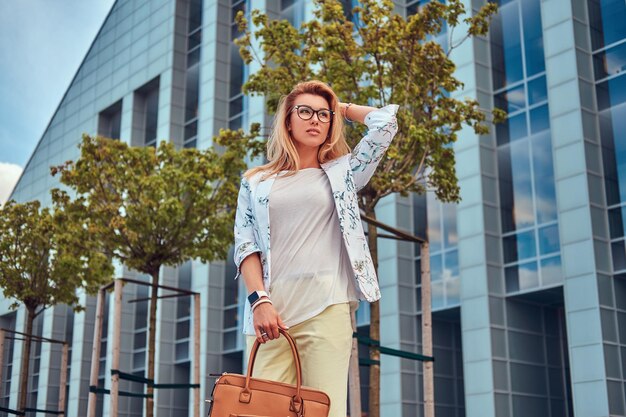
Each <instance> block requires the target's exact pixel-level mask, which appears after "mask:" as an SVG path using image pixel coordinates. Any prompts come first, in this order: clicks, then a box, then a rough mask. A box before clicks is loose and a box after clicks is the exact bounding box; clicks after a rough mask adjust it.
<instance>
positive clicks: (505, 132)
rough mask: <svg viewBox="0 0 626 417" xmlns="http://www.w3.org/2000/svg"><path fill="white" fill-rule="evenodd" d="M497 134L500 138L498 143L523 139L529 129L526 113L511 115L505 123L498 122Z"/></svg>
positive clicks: (502, 143)
mask: <svg viewBox="0 0 626 417" xmlns="http://www.w3.org/2000/svg"><path fill="white" fill-rule="evenodd" d="M496 135H497V139H498V145H504V144H506V143H509V142H511V141H514V140H516V139H521V138H525V137H526V136H528V129H527V127H526V113H522V114H518V115H517V116H513V117H509V118H508V119H507V120H506V121H504V122H503V123H499V124H497V125H496Z"/></svg>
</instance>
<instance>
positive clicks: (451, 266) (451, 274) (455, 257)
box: [443, 250, 459, 280]
mask: <svg viewBox="0 0 626 417" xmlns="http://www.w3.org/2000/svg"><path fill="white" fill-rule="evenodd" d="M445 257H446V262H445V269H444V272H443V277H444V279H446V280H448V279H453V278H457V277H458V276H459V252H458V251H456V250H453V251H450V252H446V254H445Z"/></svg>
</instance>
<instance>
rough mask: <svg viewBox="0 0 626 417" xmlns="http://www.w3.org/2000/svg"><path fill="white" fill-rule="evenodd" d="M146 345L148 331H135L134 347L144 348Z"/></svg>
mask: <svg viewBox="0 0 626 417" xmlns="http://www.w3.org/2000/svg"><path fill="white" fill-rule="evenodd" d="M145 347H146V332H137V333H135V343H134V346H133V349H142V348H145Z"/></svg>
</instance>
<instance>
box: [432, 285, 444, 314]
mask: <svg viewBox="0 0 626 417" xmlns="http://www.w3.org/2000/svg"><path fill="white" fill-rule="evenodd" d="M430 289H431V300H432V308H441V307H443V306H444V304H445V300H444V292H443V282H433V284H432V285H431V287H430Z"/></svg>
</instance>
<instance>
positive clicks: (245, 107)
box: [0, 0, 626, 417]
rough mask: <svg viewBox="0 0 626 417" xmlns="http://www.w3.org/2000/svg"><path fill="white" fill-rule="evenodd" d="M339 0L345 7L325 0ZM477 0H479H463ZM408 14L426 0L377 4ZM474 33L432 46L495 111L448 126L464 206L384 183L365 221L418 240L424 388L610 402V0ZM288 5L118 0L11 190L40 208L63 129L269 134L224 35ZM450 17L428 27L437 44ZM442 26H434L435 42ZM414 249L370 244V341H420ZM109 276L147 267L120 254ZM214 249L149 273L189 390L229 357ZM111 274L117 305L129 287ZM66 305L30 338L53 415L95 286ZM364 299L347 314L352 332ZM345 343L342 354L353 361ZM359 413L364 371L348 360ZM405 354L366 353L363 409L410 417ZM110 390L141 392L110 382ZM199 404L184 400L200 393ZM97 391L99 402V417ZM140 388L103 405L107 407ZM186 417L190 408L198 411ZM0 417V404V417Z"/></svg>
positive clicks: (74, 402)
mask: <svg viewBox="0 0 626 417" xmlns="http://www.w3.org/2000/svg"><path fill="white" fill-rule="evenodd" d="M342 3H343V4H344V6H346V7H350V6H352V5H354V4H356V1H354V0H345V1H343V2H342ZM464 3H465V6H466V9H468V10H472V9H473V10H477V9H478V8H479V7H480V6H481V5H482V2H481V1H474V2H471V1H465V2H464ZM395 4H396V12H397V13H399V14H402V15H404V16H406V15H408V14H411V13H415V12H416V11H417V10H419V7H420V6H422V5H423V4H425V1H414V0H410V1H409V0H407V1H404V0H403V1H396V2H395ZM499 6H500V11H499V14H498V15H497V17H496V18H495V19H494V21H493V23H492V26H491V30H490V33H489V35H488V36H487V37H484V38H483V37H481V38H475V39H471V40H469V41H467V42H465V43H463V44H462V45H461V46H460V47H459V48H456V49H454V50H453V51H452V59H453V60H454V62H455V64H456V67H457V72H456V74H457V77H458V78H459V79H460V80H462V81H463V82H464V89H463V91H459V92H456V93H454V96H455V97H456V98H463V97H472V98H476V99H478V100H479V101H480V103H481V105H482V106H483V107H484V108H491V107H494V106H495V107H499V108H502V109H504V110H506V111H507V112H508V115H509V116H508V119H507V121H506V122H505V123H503V124H500V125H497V126H495V127H493V129H491V130H492V132H491V133H490V134H488V135H484V136H478V135H476V134H474V133H473V132H471V131H470V130H464V131H462V132H461V134H460V136H459V140H458V141H457V143H455V145H454V147H455V151H456V158H457V165H456V170H457V175H458V178H459V181H460V186H461V196H462V201H461V203H460V204H458V205H453V204H441V203H440V202H438V201H436V200H435V198H434V196H433V195H432V194H427V195H425V196H418V195H413V196H409V197H400V196H390V197H387V198H386V199H384V200H383V201H381V202H380V203H379V205H378V209H377V216H378V218H379V219H380V220H382V221H383V222H385V223H388V224H390V225H392V226H395V227H398V228H401V229H404V230H408V231H412V232H413V233H414V234H416V235H418V236H423V237H427V238H428V239H429V240H430V243H431V254H430V264H431V273H432V293H433V294H432V305H433V336H434V356H435V359H436V360H435V365H434V369H435V400H436V401H435V402H436V415H437V416H439V417H448V416H450V417H461V416H471V417H495V416H497V417H504V416H515V417H522V416H533V417H535V416H540V417H542V416H546V417H560V416H576V417H596V416H626V400H625V398H626V386H625V384H624V379H625V377H626V240H625V236H626V226H625V225H626V219H625V218H624V217H625V216H626V208H625V207H626V75H625V74H626V23H624V22H626V1H625V0H588V1H582V0H543V1H540V0H501V1H499ZM313 7H314V5H313V4H312V2H309V1H304V0H266V1H261V0H238V1H235V0H233V1H227V0H218V1H211V0H204V1H203V0H118V1H116V2H115V4H114V5H113V7H112V9H111V11H110V13H109V15H108V17H107V18H106V20H105V22H104V24H103V26H102V28H101V29H100V31H99V33H98V35H97V37H96V39H95V40H94V42H93V44H92V46H91V48H90V50H89V52H88V53H87V55H86V57H85V59H84V61H83V62H82V64H81V66H80V68H78V71H77V73H76V75H75V77H74V79H73V81H72V83H71V85H70V87H69V88H68V90H67V92H66V94H65V95H64V97H63V98H62V100H61V102H60V104H59V107H58V108H57V110H56V112H55V113H54V115H53V117H52V118H51V121H50V124H49V126H48V127H47V129H46V130H45V133H44V134H43V136H42V138H41V140H40V142H39V144H38V145H37V148H36V149H35V151H34V153H33V155H32V157H31V159H30V161H29V162H28V164H27V166H26V168H25V170H24V173H23V175H22V177H21V179H20V181H19V183H18V184H17V186H16V188H15V190H14V192H13V195H12V197H13V198H14V199H16V200H18V201H28V200H33V199H39V200H41V201H42V202H43V203H44V204H48V203H49V202H50V197H49V193H48V191H49V190H50V189H51V188H53V187H55V186H57V185H58V184H57V182H56V181H57V180H56V179H55V178H52V177H51V176H50V175H49V169H48V168H49V167H50V166H51V165H58V164H60V163H63V162H64V161H66V160H69V159H76V158H77V157H78V149H77V144H78V143H79V142H80V138H81V134H82V133H83V132H86V133H90V134H101V135H105V136H109V137H113V138H119V139H120V140H123V141H125V142H127V143H130V144H132V145H136V146H156V145H157V144H158V142H159V141H160V140H170V141H172V142H173V143H175V144H176V145H178V146H179V147H198V148H206V147H208V146H211V144H212V137H213V135H215V134H217V133H218V131H219V129H220V128H233V129H236V128H239V127H244V128H245V127H246V126H249V125H250V123H251V122H260V123H261V124H262V125H263V126H270V122H271V119H270V118H268V116H267V111H266V109H265V105H264V102H263V99H262V98H259V97H249V96H244V95H242V94H241V86H242V85H243V83H244V82H245V80H246V78H247V77H248V75H249V74H250V73H252V72H254V71H255V70H256V69H257V68H256V67H255V64H252V65H251V66H246V65H244V63H243V61H242V60H241V58H240V57H239V54H238V47H237V46H235V45H234V44H233V42H232V41H233V40H234V39H236V38H237V37H238V36H240V34H239V32H238V31H237V27H236V24H234V22H233V19H234V16H235V14H236V13H237V12H238V11H239V10H242V11H244V12H245V13H249V12H250V11H251V10H252V9H261V10H264V11H266V12H267V13H268V14H269V15H270V16H271V17H273V18H280V19H287V20H289V21H290V22H292V23H293V24H294V25H296V26H298V25H299V24H300V23H301V22H303V21H306V20H308V19H311V18H313ZM460 32H461V31H458V33H457V32H455V33H453V34H450V33H449V32H447V31H445V30H444V31H443V32H442V34H441V35H440V36H439V38H438V40H439V41H440V42H442V44H443V45H444V46H446V47H447V46H448V45H450V44H456V43H457V41H458V40H459V39H460V38H461V37H462V36H463V34H462V33H460ZM450 36H454V39H449V37H450ZM420 265H421V254H420V251H419V248H417V247H416V246H415V245H413V244H410V243H407V242H401V241H396V240H388V239H380V241H379V276H380V284H381V291H382V300H381V339H382V340H381V343H382V345H384V346H388V347H391V348H395V349H402V350H406V351H412V352H418V353H419V352H420V351H421V335H420V331H421V330H420V329H421V306H420V297H421V279H420V273H419V271H420ZM118 274H119V275H122V274H124V275H125V276H130V277H134V278H138V279H147V277H144V276H141V275H137V274H136V273H132V272H131V271H126V270H123V269H122V268H118ZM234 275H235V269H234V265H233V263H232V262H231V261H230V260H228V261H225V262H215V263H212V264H210V265H206V264H201V263H197V262H188V263H186V264H184V265H181V266H180V267H178V268H165V269H164V271H163V272H162V283H164V284H166V285H173V286H178V287H182V288H186V289H191V290H193V291H197V292H200V293H201V302H202V323H201V334H202V339H201V351H202V353H201V358H202V359H201V364H200V365H201V373H202V376H201V397H202V398H209V396H210V392H211V388H212V385H213V381H214V378H213V377H211V376H210V374H211V373H220V372H224V371H236V372H240V371H241V370H242V365H243V363H244V361H245V358H244V357H243V347H244V345H245V344H244V343H243V339H242V335H241V320H240V318H241V317H242V305H243V298H244V297H245V291H244V290H243V287H241V285H242V283H241V282H238V281H234V280H233V277H234ZM147 295H148V294H147V289H146V287H141V286H133V285H127V286H126V287H125V292H124V300H125V301H128V300H131V299H136V298H139V299H141V298H145V297H146V296H147ZM81 301H82V303H83V304H84V305H86V306H87V310H86V312H83V313H73V312H72V311H71V310H70V309H69V308H66V307H65V306H58V307H55V308H53V309H49V310H46V311H45V312H44V313H43V314H42V315H41V316H39V317H38V318H37V320H36V322H35V328H34V331H35V333H36V334H37V335H40V336H43V337H48V338H54V339H64V340H68V341H70V342H71V350H70V352H71V358H70V366H69V367H68V369H60V355H61V352H60V348H58V347H57V346H55V345H47V344H41V345H39V344H36V345H35V347H34V349H33V353H32V358H31V361H32V362H31V364H32V365H31V370H32V373H31V376H30V379H29V382H30V393H29V407H32V408H38V409H48V410H55V409H56V408H57V406H58V404H57V403H58V395H59V387H58V385H57V384H58V382H57V381H58V375H59V372H68V377H69V390H68V396H67V410H68V411H67V415H68V416H72V417H73V416H84V415H86V410H87V396H88V392H89V369H90V361H91V343H92V340H93V333H94V320H95V300H94V298H93V297H90V296H87V295H81ZM9 305H10V302H9V301H8V300H6V299H4V298H2V299H0V327H4V328H9V329H15V330H22V329H23V323H24V319H25V311H24V310H23V309H19V310H17V311H16V312H13V311H11V310H9ZM111 306H112V299H111V300H108V302H107V305H106V306H105V311H106V312H107V314H106V315H107V318H106V319H105V323H104V326H103V339H102V353H101V357H100V375H99V384H100V385H101V386H103V387H106V388H109V379H110V375H111V355H112V353H111V349H112V347H111V346H110V343H108V341H109V340H111V339H110V337H109V336H108V335H109V334H110V331H111V326H110V323H112V313H113V309H112V308H111ZM190 309H191V305H190V302H189V300H188V299H186V298H180V299H163V300H162V301H161V304H160V306H159V310H158V311H159V313H158V314H159V318H158V328H159V330H158V331H157V345H158V347H157V352H156V357H157V362H158V365H157V369H156V381H157V382H158V383H190V382H191V379H190V377H191V374H192V366H191V353H192V348H191V342H192V341H191V332H190V327H191V312H190V311H191V310H190ZM368 311H369V310H368V307H367V305H362V306H361V308H360V309H359V311H358V322H359V325H360V327H359V331H360V332H367V328H368ZM146 333H147V302H135V303H127V302H125V303H124V307H123V328H122V336H123V337H122V340H123V343H122V347H121V365H120V368H121V369H120V370H121V371H123V372H127V373H134V374H136V375H144V372H145V369H146V341H147V335H146ZM21 346H22V345H21V341H19V340H10V341H9V340H7V341H6V343H5V349H4V357H3V358H2V367H3V369H2V370H3V372H2V378H3V380H2V381H0V383H1V385H0V406H2V407H8V408H13V409H14V408H16V406H17V398H18V395H17V393H18V380H19V364H20V361H21ZM365 352H366V349H365V348H363V350H362V353H363V354H365ZM361 377H362V380H361V384H362V387H363V397H364V401H363V403H364V409H365V410H367V408H368V407H367V395H366V390H367V377H368V367H367V366H366V365H365V364H364V365H363V366H361ZM421 378H422V375H421V364H420V363H419V362H415V361H411V360H408V359H399V358H396V357H390V356H385V355H383V356H382V359H381V386H382V391H381V414H382V416H384V417H391V416H404V417H412V416H420V415H422V394H421V392H422V379H421ZM121 390H123V391H134V392H142V390H143V385H141V384H139V383H136V382H124V383H123V384H122V386H121ZM192 398H193V395H191V392H190V391H187V390H167V389H158V390H156V398H155V400H156V404H157V414H156V415H157V416H159V417H162V416H183V415H190V414H191V411H192V410H193V407H192V406H191V400H192ZM202 407H204V404H202ZM108 410H109V397H108V396H102V395H100V400H99V402H98V415H108ZM141 410H142V400H141V399H140V398H132V397H122V398H121V400H120V412H121V415H124V416H141V415H142V411H141ZM202 414H203V415H204V414H205V410H204V409H203V411H202ZM0 415H1V413H0Z"/></svg>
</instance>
